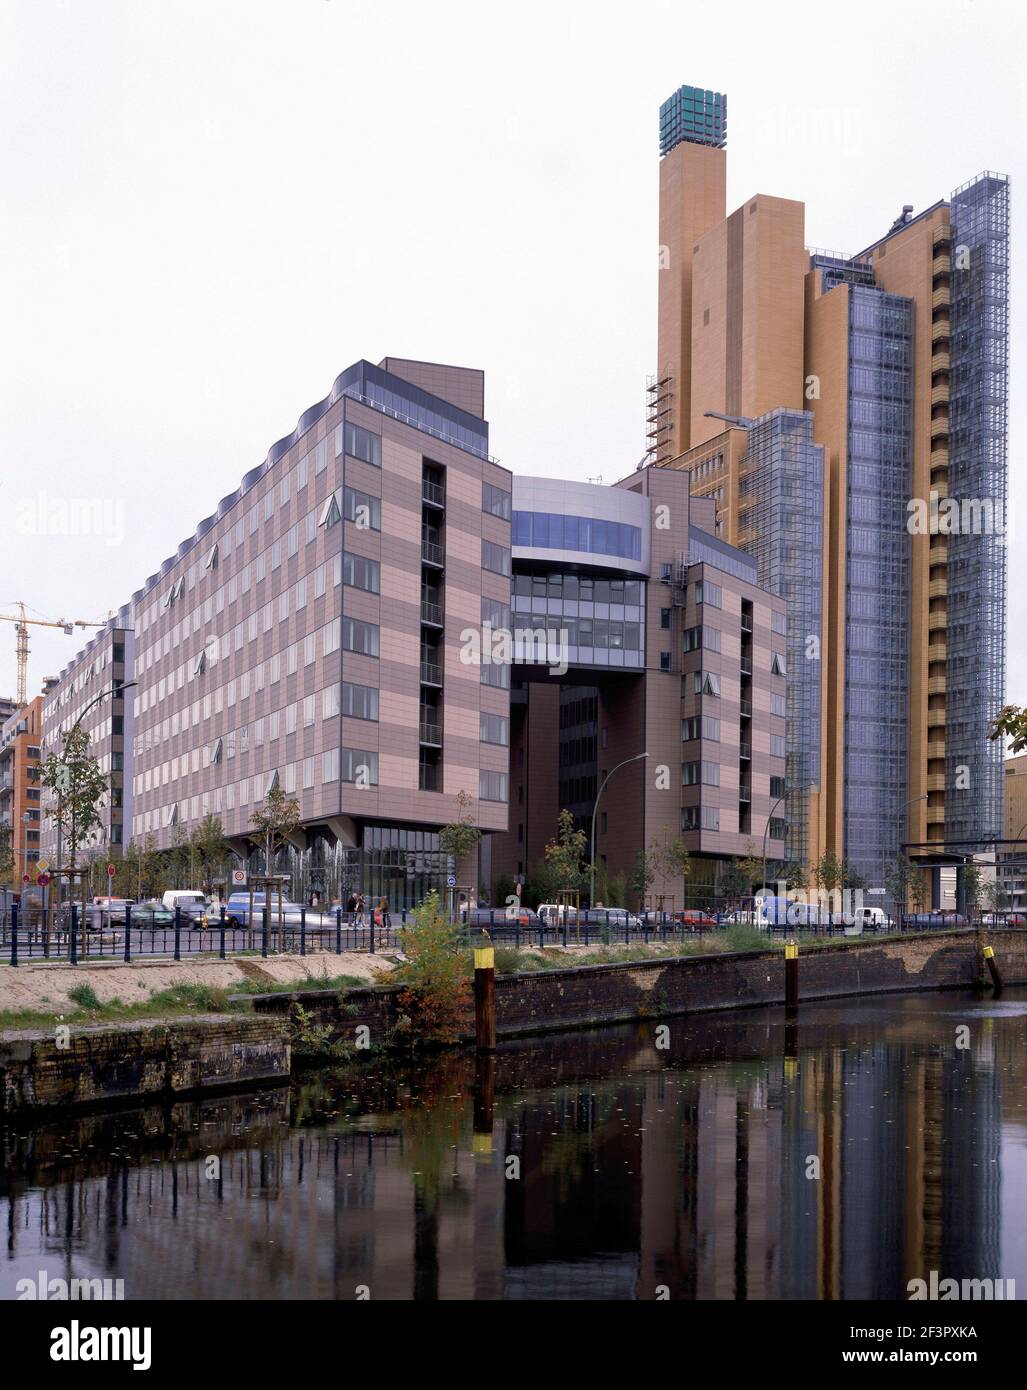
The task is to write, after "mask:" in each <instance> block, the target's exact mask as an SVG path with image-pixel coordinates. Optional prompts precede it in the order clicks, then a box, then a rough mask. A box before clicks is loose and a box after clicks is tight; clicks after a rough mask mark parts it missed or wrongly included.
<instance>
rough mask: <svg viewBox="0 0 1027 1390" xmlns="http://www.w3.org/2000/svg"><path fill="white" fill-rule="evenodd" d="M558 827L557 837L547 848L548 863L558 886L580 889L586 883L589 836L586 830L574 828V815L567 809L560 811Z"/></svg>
mask: <svg viewBox="0 0 1027 1390" xmlns="http://www.w3.org/2000/svg"><path fill="white" fill-rule="evenodd" d="M557 827H558V828H557V832H556V839H555V840H550V841H549V843H548V844H547V845H546V848H545V856H546V864H547V865H548V866H549V868H550V869H551V870H552V871H553V874H554V876H555V879H556V886H557V888H572V889H578V890H580V889H581V888H582V887H583V886H584V883H585V868H584V863H585V847H586V844H587V836H586V835H585V832H584V830H576V829H575V828H574V817H573V815H572V814H571V812H570V811H567V810H563V811H561V812H560V814H559V816H558V818H557Z"/></svg>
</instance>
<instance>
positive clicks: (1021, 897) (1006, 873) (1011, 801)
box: [997, 753, 1027, 912]
mask: <svg viewBox="0 0 1027 1390" xmlns="http://www.w3.org/2000/svg"><path fill="white" fill-rule="evenodd" d="M1002 771H1003V782H1004V788H1003V790H1004V792H1005V803H1006V817H1005V826H1006V828H1005V838H1006V839H1007V840H1022V839H1024V838H1025V837H1027V753H1019V754H1017V756H1016V757H1015V758H1007V759H1006V761H1005V764H1004V765H1003V768H1002ZM997 870H998V879H999V884H1000V885H1001V887H1002V889H1003V891H1004V893H1005V904H1004V905H1005V907H1006V908H1008V909H1009V910H1010V911H1012V912H1027V845H1025V846H1024V847H1023V848H1022V849H1017V848H1016V846H1015V845H1009V846H1008V847H1007V848H1006V850H1005V851H1004V852H1002V853H1000V854H999V856H998V864H997Z"/></svg>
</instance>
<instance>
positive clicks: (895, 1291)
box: [0, 1000, 1027, 1300]
mask: <svg viewBox="0 0 1027 1390" xmlns="http://www.w3.org/2000/svg"><path fill="white" fill-rule="evenodd" d="M819 1012H820V1011H819V1010H816V1009H814V1010H810V1012H809V1014H808V1016H807V1015H804V1017H803V1021H802V1022H801V1023H800V1025H799V1031H798V1037H797V1039H796V1040H795V1041H794V1046H793V1047H792V1049H791V1050H792V1053H793V1055H792V1056H782V1052H783V1050H784V1049H783V1039H784V1035H783V1030H782V1029H781V1028H780V1026H779V1023H778V1020H777V1019H773V1020H771V1021H770V1022H768V1021H767V1020H768V1017H769V1016H767V1015H762V1014H753V1015H751V1016H748V1017H745V1018H743V1017H742V1016H738V1017H736V1019H735V1020H733V1021H732V1022H731V1023H718V1022H715V1021H710V1020H706V1021H703V1022H702V1023H699V1022H689V1021H688V1020H680V1021H675V1022H672V1028H671V1036H672V1047H671V1049H670V1052H669V1055H668V1054H665V1053H660V1052H657V1050H656V1049H655V1048H654V1046H653V1040H652V1035H651V1033H650V1031H649V1030H648V1029H647V1028H646V1027H644V1026H643V1027H640V1028H638V1029H626V1030H607V1031H606V1032H605V1033H603V1034H592V1035H582V1036H580V1037H578V1036H573V1037H568V1038H560V1039H558V1040H554V1039H547V1040H546V1041H545V1043H544V1044H543V1043H537V1044H524V1045H523V1046H517V1047H512V1048H509V1049H505V1050H504V1051H503V1052H502V1053H501V1055H500V1058H499V1061H498V1063H497V1067H496V1091H495V1100H494V1106H493V1107H492V1108H491V1110H490V1116H491V1134H490V1136H488V1135H486V1138H485V1140H484V1142H483V1143H482V1144H481V1145H479V1147H480V1148H481V1149H482V1150H484V1151H481V1152H478V1153H474V1152H472V1141H471V1121H472V1109H473V1091H474V1076H473V1066H472V1065H471V1063H470V1062H469V1060H467V1059H460V1058H459V1057H458V1058H454V1059H450V1060H449V1061H448V1062H447V1063H446V1069H444V1070H442V1071H438V1070H436V1071H435V1072H434V1073H433V1072H431V1071H430V1070H429V1072H428V1073H427V1074H426V1076H424V1077H421V1078H419V1079H418V1080H417V1082H416V1084H414V1083H411V1085H410V1086H404V1085H403V1084H398V1085H397V1084H393V1085H392V1088H391V1089H389V1087H387V1086H386V1085H385V1084H384V1083H383V1082H382V1081H381V1079H380V1078H378V1077H376V1076H375V1074H373V1073H368V1074H367V1076H365V1078H364V1079H363V1080H360V1079H359V1078H358V1079H357V1080H355V1081H350V1082H348V1083H346V1085H345V1086H344V1087H343V1088H342V1089H336V1090H333V1089H331V1088H329V1089H322V1091H321V1092H320V1093H319V1099H318V1103H317V1104H316V1105H314V1106H310V1105H307V1104H306V1101H305V1100H304V1099H303V1098H301V1101H302V1103H298V1102H297V1100H296V1098H295V1097H294V1098H293V1099H292V1101H291V1110H289V1111H287V1110H286V1109H285V1108H284V1107H285V1104H286V1099H287V1098H286V1097H285V1096H284V1095H283V1096H279V1097H276V1098H273V1099H271V1100H267V1101H261V1102H260V1103H259V1104H258V1103H253V1102H250V1103H246V1104H243V1103H241V1102H229V1103H222V1105H221V1106H219V1107H210V1106H196V1107H189V1108H185V1109H184V1110H183V1113H182V1114H181V1115H179V1117H178V1119H177V1120H176V1126H175V1128H174V1132H173V1133H172V1134H171V1135H170V1136H168V1137H166V1138H165V1139H164V1140H162V1139H161V1138H160V1136H159V1135H156V1136H152V1137H149V1138H147V1139H146V1142H147V1143H149V1145H150V1148H149V1149H146V1148H139V1147H133V1142H134V1141H130V1140H129V1139H127V1138H125V1137H124V1136H123V1135H122V1132H121V1131H118V1132H117V1133H116V1134H115V1133H113V1132H105V1133H104V1134H102V1135H101V1134H97V1133H95V1132H93V1131H84V1132H83V1134H82V1135H81V1136H80V1138H79V1140H78V1142H77V1144H70V1143H67V1141H63V1142H62V1143H60V1144H56V1145H55V1147H54V1153H55V1154H56V1155H57V1159H58V1160H59V1159H60V1155H61V1153H63V1152H68V1151H71V1150H77V1151H78V1152H79V1153H80V1155H88V1154H90V1153H92V1154H105V1155H106V1154H110V1153H112V1152H113V1153H114V1155H115V1157H113V1158H103V1159H100V1158H91V1159H89V1161H88V1163H86V1160H85V1158H83V1159H82V1160H81V1161H82V1163H84V1164H85V1166H84V1167H82V1168H80V1169H79V1170H76V1171H74V1172H73V1173H71V1174H69V1172H68V1168H67V1164H66V1163H65V1165H64V1167H63V1168H57V1169H51V1168H48V1167H47V1166H46V1164H45V1163H44V1162H43V1161H42V1158H41V1154H42V1153H43V1149H42V1148H41V1147H40V1145H39V1144H37V1145H36V1147H35V1149H34V1150H33V1160H32V1162H33V1164H34V1166H30V1165H29V1164H28V1161H27V1159H26V1157H25V1154H24V1153H23V1152H22V1150H21V1149H20V1148H19V1149H17V1150H16V1151H15V1152H12V1153H10V1154H8V1155H5V1165H4V1167H5V1175H4V1177H3V1178H2V1179H0V1204H2V1203H4V1202H6V1203H7V1204H8V1205H7V1210H6V1211H4V1212H0V1216H2V1217H4V1218H5V1221H6V1225H7V1228H8V1233H9V1234H8V1247H7V1254H6V1259H5V1260H3V1261H0V1294H2V1295H5V1296H10V1292H11V1290H12V1288H13V1282H14V1278H15V1277H23V1275H24V1273H26V1272H27V1273H29V1274H32V1275H34V1273H35V1271H37V1270H38V1269H40V1268H47V1269H49V1271H50V1272H51V1274H54V1275H57V1274H66V1273H67V1274H74V1275H78V1276H83V1275H86V1274H95V1275H106V1276H107V1277H120V1278H124V1280H125V1283H126V1289H127V1292H128V1296H129V1297H133V1296H135V1297H159V1298H169V1297H178V1298H181V1297H187V1298H219V1297H236V1298H247V1297H249V1298H281V1299H285V1298H334V1299H349V1298H355V1297H357V1296H358V1291H359V1289H360V1288H361V1286H365V1285H366V1286H367V1287H368V1289H369V1290H370V1294H371V1297H372V1298H375V1299H381V1298H386V1299H413V1298H417V1299H424V1300H431V1299H436V1298H437V1299H453V1298H465V1299H469V1298H477V1299H503V1298H505V1299H525V1298H540V1297H541V1298H546V1299H550V1300H551V1299H559V1298H577V1299H581V1298H591V1299H627V1298H640V1299H652V1298H656V1297H659V1296H660V1291H661V1288H662V1289H666V1291H667V1295H668V1296H669V1297H670V1298H673V1299H680V1298H683V1299H713V1298H718V1299H739V1300H743V1299H750V1300H753V1299H809V1298H827V1299H830V1298H849V1299H853V1298H877V1299H880V1298H899V1299H901V1298H904V1297H905V1296H906V1286H907V1284H908V1281H909V1280H910V1279H912V1278H914V1277H926V1276H927V1275H928V1274H929V1273H930V1271H931V1270H938V1271H939V1273H940V1274H941V1275H942V1276H943V1277H954V1278H963V1277H975V1278H982V1277H988V1276H994V1277H1006V1278H1010V1277H1017V1276H1019V1277H1021V1278H1027V1271H1025V1270H1022V1269H1017V1268H1016V1267H1015V1258H1014V1261H1013V1265H1012V1266H1010V1267H1004V1266H1003V1263H1002V1260H1003V1254H1004V1253H1005V1254H1006V1260H1007V1265H1009V1255H1008V1252H1004V1251H1003V1245H1002V1240H1001V1236H1002V1219H1003V1210H1002V1206H1001V1191H1000V1162H999V1160H1000V1159H1002V1160H1003V1161H1004V1162H1005V1163H1006V1164H1007V1165H1011V1164H1013V1165H1015V1164H1016V1163H1018V1162H1019V1163H1020V1165H1021V1166H1022V1165H1023V1163H1024V1158H1023V1155H1024V1153H1025V1152H1027V1149H1025V1146H1024V1145H1023V1144H1022V1143H1021V1144H1020V1145H1019V1146H1018V1147H1016V1146H1014V1147H1013V1148H1012V1149H1011V1150H1007V1151H1006V1152H1005V1153H1001V1152H1000V1147H999V1146H1000V1139H1001V1133H1002V1130H1001V1126H1002V1123H1003V1103H1005V1114H1006V1117H1007V1121H1008V1123H1009V1124H1011V1125H1012V1124H1015V1125H1019V1127H1020V1129H1019V1133H1020V1134H1022V1131H1023V1125H1024V1121H1023V1113H1024V1111H1023V1101H1024V1099H1025V1097H1024V1094H1023V1093H1024V1091H1025V1089H1027V1086H1025V1084H1024V1083H1023V1082H1018V1081H1017V1080H1016V1077H1017V1075H1018V1074H1020V1075H1022V1074H1023V1069H1022V1057H1023V1049H1024V1045H1025V1040H1027V1038H1025V1034H1027V1030H1025V1027H1024V1022H1023V1020H1022V1019H1020V1018H1018V1017H1015V1016H1009V1017H1004V1016H996V1017H994V1018H992V1017H984V1016H981V1015H980V1014H979V1011H978V1006H975V1005H974V1004H972V1003H969V1002H968V1003H966V1006H965V1009H962V1008H961V1009H957V1010H952V1009H951V1007H950V1008H949V1009H948V1011H946V1010H944V1009H943V1008H941V1007H939V1005H938V1003H937V1001H925V1000H905V1001H903V1000H900V1001H893V1002H889V1004H888V1005H886V1006H884V1005H878V1006H876V1007H875V1008H874V1009H861V1008H860V1007H858V1006H845V1007H844V1009H839V1008H837V1006H836V1008H835V1010H834V1014H835V1019H834V1021H833V1022H831V1023H830V1024H825V1025H819V1024H818V1023H817V1022H816V1021H815V1019H816V1017H817V1016H818V1014H819ZM975 1015H976V1016H975ZM963 1021H967V1022H969V1023H970V1024H971V1041H972V1046H971V1048H970V1049H969V1050H968V1051H959V1050H958V1049H956V1047H955V1046H954V1045H950V1039H952V1040H954V1030H955V1026H956V1025H957V1024H959V1023H962V1022H963ZM840 1039H841V1040H840ZM350 1088H352V1089H350ZM314 1090H315V1092H316V1091H317V1087H316V1086H315V1087H314ZM304 1095H305V1093H304ZM347 1112H349V1113H347ZM480 1116H481V1107H479V1115H478V1118H479V1121H480ZM133 1123H134V1121H132V1120H128V1119H126V1120H125V1121H124V1122H123V1128H124V1129H126V1130H127V1131H131V1127H132V1124H133ZM136 1128H137V1129H138V1130H139V1131H140V1132H143V1133H144V1138H145V1137H146V1135H147V1134H148V1131H147V1130H146V1128H145V1126H144V1125H142V1124H138V1125H137V1126H136ZM487 1128H488V1127H487V1126H486V1130H487ZM139 1142H142V1141H139ZM488 1150H490V1151H488ZM122 1153H123V1154H125V1155H126V1156H127V1158H128V1162H127V1163H122V1162H121V1161H120V1159H119V1158H118V1157H117V1155H118V1154H122ZM210 1154H219V1155H220V1156H221V1159H222V1171H221V1176H220V1179H219V1180H217V1181H213V1182H212V1181H209V1180H208V1179H207V1178H206V1177H205V1176H204V1160H205V1158H206V1156H208V1155H210ZM814 1158H815V1159H816V1160H817V1162H818V1163H819V1175H816V1174H815V1173H813V1172H812V1169H811V1166H810V1162H811V1159H814ZM511 1159H517V1160H519V1164H520V1171H519V1175H517V1174H511V1175H510V1176H507V1173H508V1164H509V1161H510V1160H511ZM55 1161H57V1160H55ZM19 1174H21V1175H22V1177H19V1176H18V1175H19ZM808 1174H809V1175H808ZM26 1175H27V1181H26ZM1006 1219H1007V1220H1008V1219H1009V1216H1008V1213H1006ZM1019 1258H1021V1260H1022V1252H1021V1255H1020V1256H1019Z"/></svg>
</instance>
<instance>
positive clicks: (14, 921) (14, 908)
mask: <svg viewBox="0 0 1027 1390" xmlns="http://www.w3.org/2000/svg"><path fill="white" fill-rule="evenodd" d="M11 964H12V965H17V964H18V904H17V903H12V904H11Z"/></svg>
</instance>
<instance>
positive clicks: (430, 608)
mask: <svg viewBox="0 0 1027 1390" xmlns="http://www.w3.org/2000/svg"><path fill="white" fill-rule="evenodd" d="M421 622H422V623H428V625H429V626H430V627H441V626H442V604H441V603H436V602H435V600H434V599H430V598H423V599H421Z"/></svg>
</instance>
